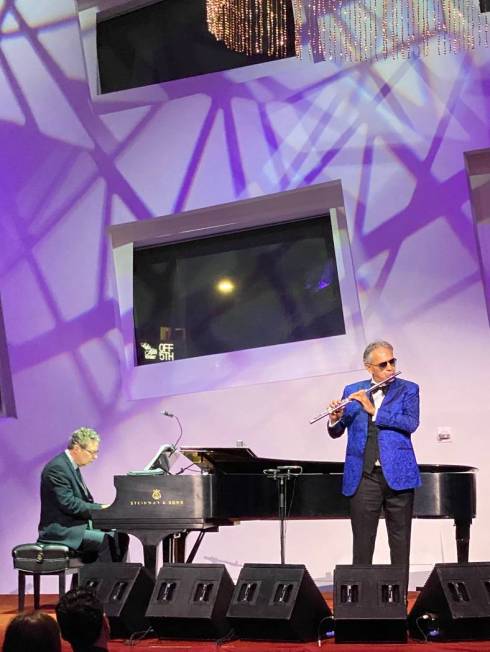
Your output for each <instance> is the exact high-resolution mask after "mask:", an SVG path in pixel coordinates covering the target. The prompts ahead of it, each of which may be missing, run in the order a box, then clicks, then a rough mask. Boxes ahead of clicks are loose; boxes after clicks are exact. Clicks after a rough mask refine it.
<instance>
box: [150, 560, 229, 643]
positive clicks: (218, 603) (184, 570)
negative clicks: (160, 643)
mask: <svg viewBox="0 0 490 652" xmlns="http://www.w3.org/2000/svg"><path fill="white" fill-rule="evenodd" d="M234 586H235V585H234V584H233V581H232V579H231V577H230V575H229V574H228V571H227V570H226V567H225V566H224V565H223V564H165V566H163V568H162V569H161V570H160V572H159V573H158V577H157V581H156V582H155V588H154V590H153V594H152V596H151V599H150V603H149V605H148V609H147V610H146V617H147V619H148V621H149V622H150V623H151V625H152V627H153V629H154V630H155V632H156V634H157V635H158V636H159V637H160V638H169V639H170V638H178V639H185V640H193V639H204V640H206V639H207V640H216V639H218V638H222V637H224V636H226V634H228V633H229V631H230V629H231V628H230V624H229V623H228V621H227V619H226V611H227V609H228V605H229V603H230V599H231V596H232V594H233V589H234Z"/></svg>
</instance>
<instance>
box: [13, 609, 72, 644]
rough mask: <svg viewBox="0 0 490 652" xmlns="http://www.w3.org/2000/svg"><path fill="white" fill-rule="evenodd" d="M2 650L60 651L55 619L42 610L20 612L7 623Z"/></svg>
mask: <svg viewBox="0 0 490 652" xmlns="http://www.w3.org/2000/svg"><path fill="white" fill-rule="evenodd" d="M2 649H3V652H61V639H60V630H59V628H58V625H57V624H56V620H54V618H51V616H48V614H45V613H43V612H42V611H31V612H28V613H22V614H19V615H18V616H16V617H15V618H13V619H12V620H11V621H10V622H9V624H8V625H7V629H6V631H5V639H4V641H3V648H2Z"/></svg>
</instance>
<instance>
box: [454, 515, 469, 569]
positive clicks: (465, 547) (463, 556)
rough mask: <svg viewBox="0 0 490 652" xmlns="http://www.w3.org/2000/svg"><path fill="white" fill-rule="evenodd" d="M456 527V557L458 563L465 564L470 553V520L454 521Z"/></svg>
mask: <svg viewBox="0 0 490 652" xmlns="http://www.w3.org/2000/svg"><path fill="white" fill-rule="evenodd" d="M454 525H455V526H456V552H457V556H458V563H460V564H461V563H463V562H467V561H468V558H469V551H470V527H471V519H470V520H460V519H454Z"/></svg>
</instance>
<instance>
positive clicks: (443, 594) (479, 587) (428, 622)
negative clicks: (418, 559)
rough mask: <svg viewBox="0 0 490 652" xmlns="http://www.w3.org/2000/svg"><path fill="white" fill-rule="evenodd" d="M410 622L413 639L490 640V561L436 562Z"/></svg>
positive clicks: (413, 609) (409, 619)
mask: <svg viewBox="0 0 490 652" xmlns="http://www.w3.org/2000/svg"><path fill="white" fill-rule="evenodd" d="M408 623H409V628H410V633H411V635H412V636H413V637H414V638H423V639H425V640H428V639H430V640H438V641H465V640H466V641H469V640H485V639H490V562H467V563H464V564H457V563H453V564H436V565H435V566H434V569H433V570H432V572H431V574H430V575H429V578H428V579H427V582H426V583H425V586H424V588H423V589H422V591H421V592H420V594H419V596H418V598H417V600H416V601H415V604H414V605H413V608H412V610H411V612H410V615H409V617H408Z"/></svg>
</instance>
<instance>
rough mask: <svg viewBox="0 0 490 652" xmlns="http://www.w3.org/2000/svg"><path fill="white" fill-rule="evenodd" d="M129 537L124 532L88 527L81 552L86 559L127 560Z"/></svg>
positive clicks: (102, 560)
mask: <svg viewBox="0 0 490 652" xmlns="http://www.w3.org/2000/svg"><path fill="white" fill-rule="evenodd" d="M128 547H129V537H128V535H127V534H125V533H124V532H116V531H115V530H113V531H111V532H103V531H102V530H96V529H87V530H85V533H84V535H83V540H82V543H81V545H80V552H81V553H82V559H84V561H87V562H90V561H95V560H97V561H101V562H104V561H106V562H107V561H109V562H112V561H125V559H126V555H127V552H128Z"/></svg>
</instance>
